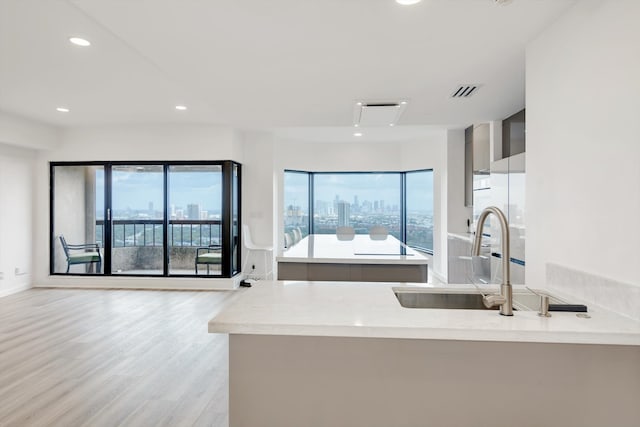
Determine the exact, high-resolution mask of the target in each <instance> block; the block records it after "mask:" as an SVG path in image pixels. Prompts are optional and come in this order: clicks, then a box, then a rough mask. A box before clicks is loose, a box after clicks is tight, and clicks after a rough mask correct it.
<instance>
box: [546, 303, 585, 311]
mask: <svg viewBox="0 0 640 427" xmlns="http://www.w3.org/2000/svg"><path fill="white" fill-rule="evenodd" d="M549 311H569V312H573V313H586V312H587V306H586V305H584V304H549Z"/></svg>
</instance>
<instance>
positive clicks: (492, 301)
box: [482, 295, 507, 308]
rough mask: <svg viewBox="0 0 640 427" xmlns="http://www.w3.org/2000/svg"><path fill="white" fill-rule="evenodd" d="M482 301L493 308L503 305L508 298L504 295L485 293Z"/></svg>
mask: <svg viewBox="0 0 640 427" xmlns="http://www.w3.org/2000/svg"><path fill="white" fill-rule="evenodd" d="M482 302H483V303H484V306H485V307H487V308H491V307H493V306H496V305H502V304H504V303H505V302H507V299H506V298H505V297H503V296H502V295H485V296H483V297H482Z"/></svg>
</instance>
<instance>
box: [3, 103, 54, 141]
mask: <svg viewBox="0 0 640 427" xmlns="http://www.w3.org/2000/svg"><path fill="white" fill-rule="evenodd" d="M0 144H8V145H16V146H19V147H24V148H32V149H50V148H54V147H56V146H58V145H59V144H60V130H59V129H57V128H55V127H53V126H49V125H45V124H43V123H37V122H34V121H31V120H28V119H25V118H23V117H20V116H18V115H16V114H10V113H6V112H4V111H0Z"/></svg>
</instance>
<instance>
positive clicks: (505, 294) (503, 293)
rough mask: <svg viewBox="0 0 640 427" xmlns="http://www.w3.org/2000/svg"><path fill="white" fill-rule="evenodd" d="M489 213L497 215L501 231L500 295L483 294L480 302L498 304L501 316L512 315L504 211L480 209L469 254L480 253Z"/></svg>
mask: <svg viewBox="0 0 640 427" xmlns="http://www.w3.org/2000/svg"><path fill="white" fill-rule="evenodd" d="M489 214H494V215H495V216H497V217H498V220H499V221H500V230H501V231H502V236H501V239H502V242H501V247H502V284H501V285H500V295H485V296H484V297H483V298H482V302H483V303H484V305H485V306H486V307H487V308H491V307H493V306H495V305H500V314H502V315H503V316H513V288H512V287H511V273H510V270H509V263H510V261H511V257H510V253H509V223H508V222H507V217H506V216H504V213H503V212H502V211H501V210H500V209H498V208H496V207H495V206H490V207H488V208H486V209H485V210H483V211H482V213H481V214H480V217H478V226H477V227H476V238H475V240H474V241H473V249H472V250H471V255H472V256H479V255H480V243H481V241H482V230H483V228H484V223H485V221H486V220H487V217H488V216H489Z"/></svg>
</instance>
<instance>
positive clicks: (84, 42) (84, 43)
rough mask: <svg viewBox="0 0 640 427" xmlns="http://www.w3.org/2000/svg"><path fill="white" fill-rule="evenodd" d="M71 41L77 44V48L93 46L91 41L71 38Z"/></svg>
mask: <svg viewBox="0 0 640 427" xmlns="http://www.w3.org/2000/svg"><path fill="white" fill-rule="evenodd" d="M69 41H70V42H71V43H73V44H75V45H76V46H82V47H87V46H91V42H90V41H89V40H87V39H83V38H80V37H69Z"/></svg>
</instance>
